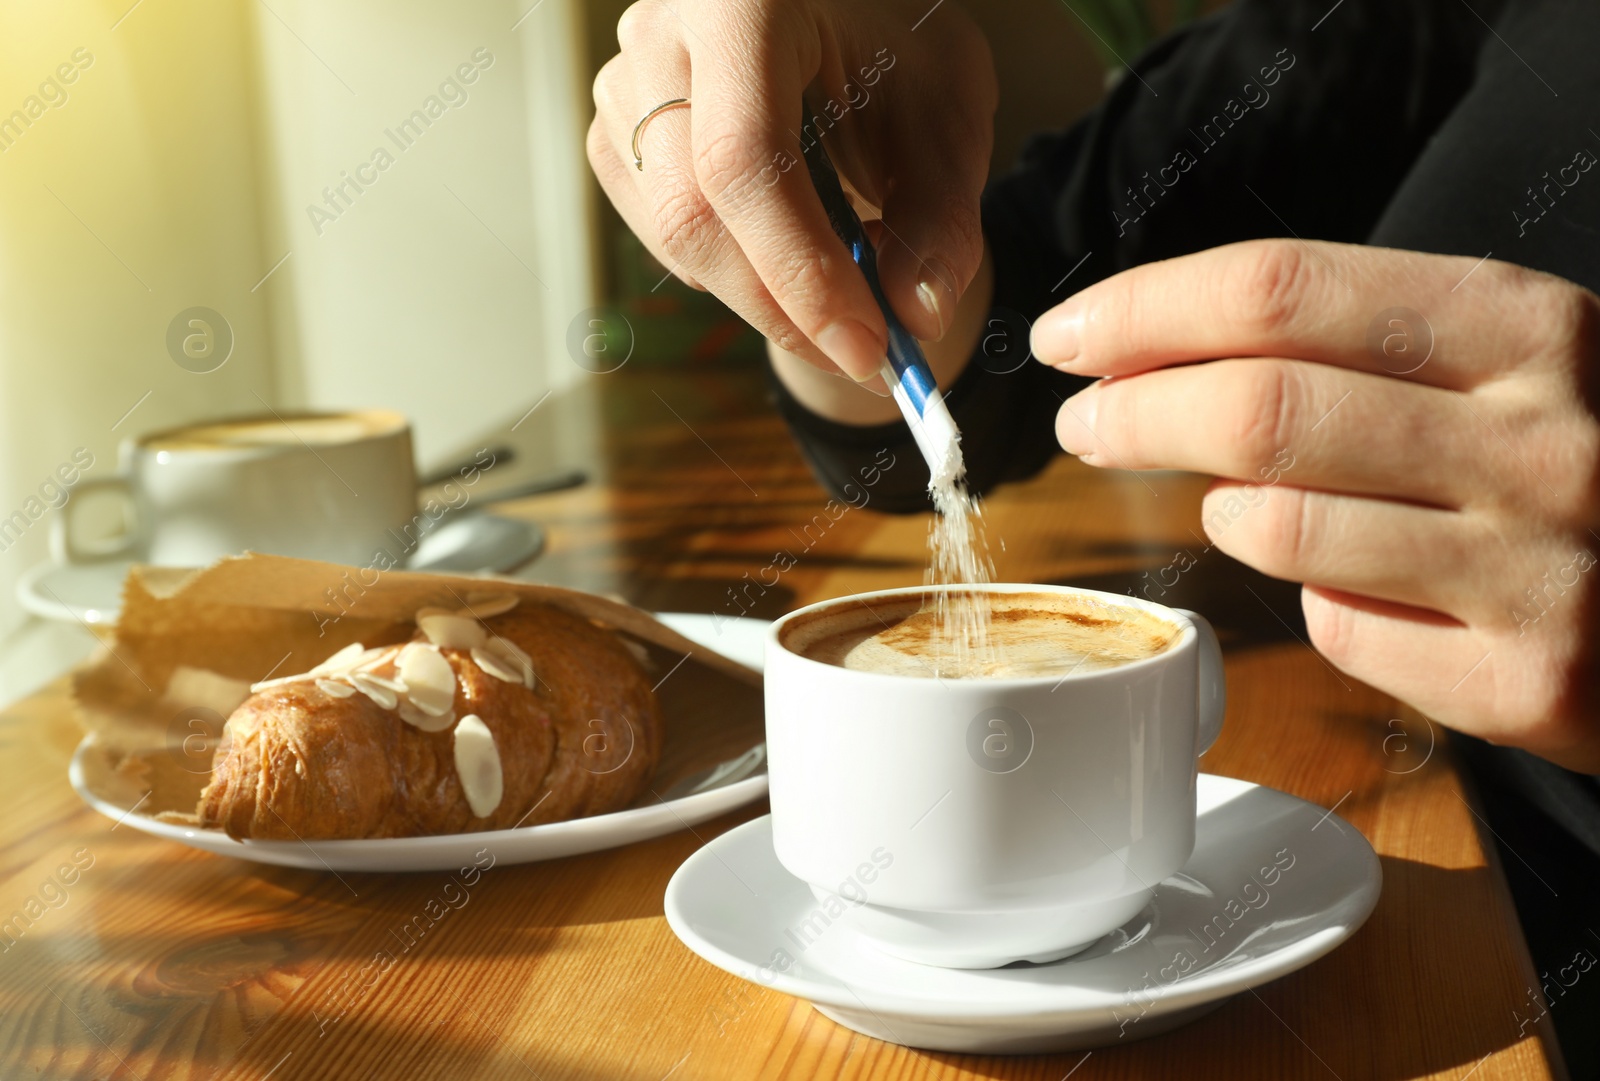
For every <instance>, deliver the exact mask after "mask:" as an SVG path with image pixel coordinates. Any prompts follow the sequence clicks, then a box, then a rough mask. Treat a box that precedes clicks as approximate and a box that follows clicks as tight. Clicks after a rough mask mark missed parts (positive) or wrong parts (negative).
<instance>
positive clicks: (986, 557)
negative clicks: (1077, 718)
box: [883, 361, 997, 678]
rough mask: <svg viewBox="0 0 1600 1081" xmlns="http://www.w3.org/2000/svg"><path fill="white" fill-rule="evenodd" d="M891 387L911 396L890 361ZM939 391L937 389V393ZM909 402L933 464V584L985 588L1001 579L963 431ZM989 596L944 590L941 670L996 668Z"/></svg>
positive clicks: (967, 672)
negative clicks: (971, 481)
mask: <svg viewBox="0 0 1600 1081" xmlns="http://www.w3.org/2000/svg"><path fill="white" fill-rule="evenodd" d="M883 376H884V380H885V382H887V383H888V384H889V386H891V387H893V388H894V394H895V397H896V399H899V398H901V397H902V396H905V395H906V391H905V390H903V389H902V388H901V386H900V383H899V381H898V380H896V379H894V378H892V377H893V376H894V370H893V365H892V364H890V363H889V362H887V361H885V362H884V370H883ZM934 393H935V394H937V391H935V392H934ZM908 404H909V403H908V402H901V409H902V411H905V412H906V417H907V420H908V421H909V422H911V424H912V435H913V436H914V437H915V438H916V441H917V446H918V447H919V449H921V451H922V453H923V456H924V457H925V458H926V459H927V460H928V496H929V498H930V499H931V500H932V501H933V509H934V516H933V521H932V522H930V523H929V525H928V570H927V574H926V576H925V581H926V582H927V584H928V585H973V586H981V585H986V584H988V583H989V582H991V581H993V580H994V560H993V558H992V557H991V556H990V553H989V538H988V533H987V530H986V528H985V525H984V521H983V508H982V506H981V505H980V504H979V502H978V498H977V497H976V496H974V495H973V494H972V493H971V492H969V491H968V490H967V476H966V474H967V469H966V462H965V460H964V457H963V455H962V453H961V433H960V431H959V430H957V428H956V426H955V422H954V420H953V419H952V418H950V415H949V413H948V411H946V410H945V409H944V408H943V403H942V402H939V403H938V404H939V406H940V408H939V409H938V410H937V412H936V413H935V412H934V411H933V410H925V411H924V412H923V413H922V415H921V416H920V417H918V416H917V413H916V412H915V410H914V409H912V410H908V409H907V406H908ZM989 614H990V613H989V598H988V596H987V594H985V593H982V592H980V591H978V590H945V591H942V592H940V593H939V594H937V600H936V601H935V602H934V626H935V630H936V634H937V652H936V653H935V660H934V665H935V672H936V674H938V675H949V676H954V677H958V678H959V677H961V676H976V675H981V674H983V673H984V672H986V671H989V670H991V669H992V668H993V667H994V666H995V665H996V663H997V658H996V656H995V647H994V645H993V644H992V643H991V642H990V641H989Z"/></svg>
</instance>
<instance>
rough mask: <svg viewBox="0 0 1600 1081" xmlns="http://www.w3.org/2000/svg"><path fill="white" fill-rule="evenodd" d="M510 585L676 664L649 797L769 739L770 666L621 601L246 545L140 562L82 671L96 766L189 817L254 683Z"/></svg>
mask: <svg viewBox="0 0 1600 1081" xmlns="http://www.w3.org/2000/svg"><path fill="white" fill-rule="evenodd" d="M508 594H509V595H512V596H516V597H518V598H520V599H521V600H523V601H526V602H535V603H539V604H548V605H551V606H553V607H556V608H562V609H565V610H566V611H568V612H571V613H573V614H575V615H579V616H582V617H584V618H586V619H589V620H591V621H593V622H595V623H597V624H600V625H602V626H605V627H608V628H611V629H612V630H615V631H616V632H618V633H619V634H621V635H622V636H623V637H624V639H626V640H631V641H633V642H637V643H638V644H639V645H640V647H642V652H643V654H644V655H645V656H646V657H647V658H648V660H647V662H646V667H647V668H649V669H651V670H653V671H655V672H657V673H658V674H659V677H664V678H663V682H662V683H661V684H660V686H659V688H658V691H657V694H658V696H659V698H660V700H661V707H662V714H663V717H664V719H665V729H666V731H665V736H666V738H665V741H664V744H663V748H662V754H661V763H660V765H659V767H658V768H657V771H656V775H655V778H654V779H653V780H652V782H651V784H650V786H649V787H648V789H647V790H646V792H645V794H644V795H643V796H641V798H640V800H639V803H640V804H647V803H654V802H656V796H655V795H654V793H660V792H664V791H666V790H667V789H668V788H670V787H671V786H673V785H674V784H676V783H678V782H679V781H681V780H683V779H685V778H687V777H690V776H692V775H694V774H696V773H698V772H700V771H703V770H706V769H710V768H711V767H713V766H715V765H716V764H718V763H720V762H724V761H727V760H728V759H731V758H734V757H736V756H738V755H739V754H741V753H743V752H744V751H746V750H748V749H750V748H751V747H753V746H754V745H756V744H757V743H760V742H761V740H762V737H763V728H762V725H763V721H762V706H761V676H760V673H758V672H756V671H754V670H753V669H750V668H748V667H746V666H745V665H743V664H740V663H739V662H737V661H734V660H732V659H730V658H728V657H724V656H722V655H721V654H719V653H717V652H715V651H714V650H711V649H708V648H707V647H705V646H703V645H700V644H699V643H697V642H692V641H690V640H689V639H687V638H685V637H683V636H682V635H680V634H678V633H677V632H676V631H674V630H672V629H671V628H669V627H667V626H666V625H665V624H663V623H661V622H660V621H659V620H657V619H655V618H654V617H653V616H651V615H649V614H648V613H646V612H643V611H640V610H639V609H637V608H634V607H632V606H630V605H627V604H624V603H622V602H620V601H616V600H611V599H609V598H607V597H601V596H597V595H595V594H592V593H582V592H579V591H577V590H572V589H562V588H560V587H558V586H546V585H536V584H534V583H531V582H521V581H515V580H512V579H505V578H492V577H465V576H457V575H447V574H422V573H417V572H412V571H399V570H389V571H379V570H377V569H375V568H356V567H347V566H341V565H337V564H332V563H318V562H314V561H311V560H303V559H288V558H285V557H282V556H268V555H256V554H247V555H243V556H238V557H233V558H229V559H224V560H222V561H220V562H218V563H215V564H213V565H211V566H210V567H206V568H204V569H201V570H174V569H171V568H165V567H135V568H134V569H133V570H132V571H131V572H130V573H129V575H128V578H127V580H126V581H125V582H124V583H123V596H122V614H121V616H120V617H119V618H118V621H117V626H116V632H115V637H114V640H113V641H112V642H110V643H108V644H107V646H106V647H105V649H104V650H102V651H101V652H100V653H99V654H98V655H97V656H96V657H95V658H93V659H92V660H91V661H90V662H89V663H88V664H87V665H86V666H84V667H83V668H80V669H79V670H78V671H77V672H76V673H75V674H74V676H73V681H72V682H73V697H74V700H75V702H76V705H77V708H78V714H79V717H80V719H81V721H82V723H83V725H84V727H85V728H86V729H87V730H88V731H89V732H90V733H91V734H92V735H93V736H94V738H95V743H96V745H97V747H98V752H97V753H96V754H95V755H93V756H90V758H89V759H88V760H86V761H85V762H84V767H85V780H86V781H87V783H88V786H89V787H90V788H91V789H92V790H93V791H94V792H96V794H98V795H102V796H104V797H106V798H107V799H110V800H111V801H112V802H114V803H116V804H118V805H120V806H123V807H133V806H135V804H136V803H137V808H138V809H137V812H136V813H138V814H142V815H150V816H152V817H158V818H161V819H164V820H168V821H173V820H177V821H186V822H190V821H193V817H192V816H193V812H194V809H195V804H196V802H197V800H198V798H199V794H200V790H201V789H202V788H203V787H205V784H206V780H207V775H208V774H209V772H210V763H211V752H212V750H213V749H214V747H215V744H216V740H217V738H218V737H219V736H220V735H221V729H222V723H223V721H225V720H226V719H227V717H228V715H229V714H230V713H231V712H232V711H233V709H234V707H235V706H237V705H238V704H239V703H240V702H242V701H243V700H244V698H245V697H246V696H247V695H248V693H249V688H250V684H251V683H256V682H260V681H263V680H265V679H268V678H272V677H277V676H284V675H290V674H293V673H297V672H305V671H308V670H309V669H310V668H312V667H313V666H315V665H317V664H319V663H321V662H322V661H324V660H326V659H327V658H328V657H330V656H332V655H333V654H334V653H335V652H336V651H338V650H339V649H342V648H343V647H344V646H346V645H349V644H350V643H352V642H361V643H362V644H363V645H366V646H375V645H388V644H391V643H395V642H404V641H406V640H408V639H409V638H411V636H412V634H413V633H414V632H415V629H416V623H415V616H416V612H417V610H418V609H419V608H426V607H437V608H462V607H469V606H470V605H472V604H473V603H475V602H478V601H483V600H486V599H488V598H490V597H503V596H506V595H508ZM680 662H682V667H681V668H678V669H677V670H676V671H674V670H673V669H674V666H676V665H678V664H679V663H680ZM669 673H670V675H669Z"/></svg>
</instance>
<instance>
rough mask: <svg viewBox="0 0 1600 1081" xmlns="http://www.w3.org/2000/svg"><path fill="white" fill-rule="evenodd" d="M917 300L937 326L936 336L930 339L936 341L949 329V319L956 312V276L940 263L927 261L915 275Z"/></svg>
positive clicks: (931, 260)
mask: <svg viewBox="0 0 1600 1081" xmlns="http://www.w3.org/2000/svg"><path fill="white" fill-rule="evenodd" d="M917 300H919V301H920V302H921V303H922V307H923V308H924V309H925V310H926V311H927V313H928V314H929V315H931V316H932V317H933V320H934V323H935V325H937V326H938V328H939V332H938V334H936V335H934V337H933V338H932V339H930V340H931V341H938V340H939V339H940V338H943V337H944V332H945V331H946V330H948V329H949V327H950V317H951V315H952V314H954V312H955V310H956V276H955V274H953V273H952V272H951V270H950V268H949V267H948V266H946V265H945V264H944V263H943V262H942V261H940V260H938V259H929V260H928V261H927V262H925V263H923V264H922V270H921V271H920V272H919V273H918V275H917Z"/></svg>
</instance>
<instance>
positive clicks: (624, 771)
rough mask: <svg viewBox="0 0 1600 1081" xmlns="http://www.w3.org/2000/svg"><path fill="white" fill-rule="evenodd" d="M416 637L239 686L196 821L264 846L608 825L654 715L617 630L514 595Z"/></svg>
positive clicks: (628, 793) (655, 750)
mask: <svg viewBox="0 0 1600 1081" xmlns="http://www.w3.org/2000/svg"><path fill="white" fill-rule="evenodd" d="M417 624H418V630H417V633H416V635H415V636H414V637H413V638H412V640H411V641H409V642H406V643H403V644H400V645H391V646H380V647H376V648H373V649H366V648H363V647H362V646H361V644H360V643H356V644H354V645H350V646H347V647H345V648H344V649H342V650H340V651H339V652H338V653H336V654H334V655H333V656H332V657H330V658H328V659H327V660H326V661H324V662H323V663H322V664H320V665H317V666H316V667H315V668H313V669H312V670H311V671H309V672H305V673H302V674H300V675H293V676H286V677H282V678H280V679H274V680H271V681H268V682H265V683H258V684H256V685H255V686H254V687H252V688H251V691H252V694H251V696H250V697H249V698H248V699H246V700H245V701H244V702H243V703H242V704H241V705H240V706H239V707H238V708H237V709H236V710H234V712H233V714H232V715H231V716H230V717H229V718H228V720H227V723H226V724H225V725H224V727H223V731H222V739H221V741H220V742H219V744H218V746H217V749H216V753H215V756H214V758H213V763H212V773H211V776H210V779H209V781H208V783H207V785H206V787H205V788H204V790H202V792H201V793H200V802H199V808H198V811H197V814H198V817H199V819H200V824H201V825H202V826H205V827H212V828H221V829H223V830H226V831H227V833H228V834H229V836H231V837H235V838H245V837H252V838H260V839H273V840H294V839H300V840H313V839H324V840H327V839H335V838H375V837H414V836H423V835H429V834H442V833H464V832H471V831H476V830H494V829H506V828H510V827H514V826H518V825H537V824H539V823H544V822H556V821H561V820H564V819H568V818H577V817H582V816H585V815H594V814H603V813H605V812H608V811H616V810H621V809H622V808H624V807H627V806H628V805H629V804H630V803H632V802H633V800H634V798H635V797H636V796H638V794H639V793H640V791H642V790H643V788H644V787H645V785H647V784H648V783H649V779H650V777H651V775H652V774H653V773H654V772H655V768H656V764H657V762H658V761H659V758H660V752H661V741H662V730H661V727H662V722H661V715H660V708H659V705H658V703H657V701H656V696H655V694H654V692H653V690H652V689H651V686H650V681H649V678H648V677H647V675H646V673H645V671H644V668H643V666H642V664H641V663H640V660H639V659H638V658H637V657H635V655H634V654H633V652H631V651H630V648H629V646H628V644H626V643H624V642H623V641H622V639H620V638H619V637H618V636H617V635H616V634H615V633H613V632H611V631H609V630H606V629H604V628H602V627H599V626H597V625H595V624H594V623H592V622H590V621H588V620H586V619H583V618H582V617H579V616H575V615H572V614H571V613H568V612H566V611H563V610H561V609H559V608H554V607H551V606H548V605H539V604H522V605H518V602H517V599H516V598H510V597H508V598H504V599H503V600H501V601H498V602H494V603H490V604H487V605H486V604H476V605H473V606H472V607H471V608H470V609H460V610H446V609H437V608H431V609H430V608H425V609H423V610H422V611H420V612H418V613H417Z"/></svg>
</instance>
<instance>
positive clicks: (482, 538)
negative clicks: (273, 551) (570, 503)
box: [17, 511, 544, 624]
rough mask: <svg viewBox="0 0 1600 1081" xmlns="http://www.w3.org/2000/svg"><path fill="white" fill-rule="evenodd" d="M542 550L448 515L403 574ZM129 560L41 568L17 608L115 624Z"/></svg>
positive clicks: (540, 544)
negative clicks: (408, 571) (409, 571)
mask: <svg viewBox="0 0 1600 1081" xmlns="http://www.w3.org/2000/svg"><path fill="white" fill-rule="evenodd" d="M543 548H544V530H542V529H540V528H539V526H538V525H537V524H536V523H534V522H529V521H525V520H523V519H521V518H506V517H503V516H501V515H498V514H492V513H489V512H485V511H479V512H474V513H471V514H461V515H447V516H445V517H444V518H442V519H440V521H439V524H438V525H437V526H435V527H433V528H431V529H429V530H428V531H427V532H426V533H424V534H423V536H422V538H421V540H419V541H418V543H417V550H416V551H415V552H413V553H411V558H410V559H408V560H407V561H406V569H407V570H412V571H432V572H435V573H438V574H482V573H493V574H505V573H508V572H510V571H514V570H516V569H517V568H518V567H520V566H522V565H523V564H524V563H527V562H528V561H529V560H531V559H533V558H534V557H535V556H537V555H538V554H539V552H540V551H541V550H542V549H543ZM132 566H134V561H132V560H123V559H115V560H107V561H106V562H104V563H74V564H69V565H66V566H63V565H61V564H58V563H40V564H39V565H38V566H35V567H31V568H29V569H28V570H27V571H26V572H24V573H23V575H22V576H21V577H20V578H18V579H17V603H18V604H20V605H21V606H22V607H23V608H24V609H25V610H27V611H29V612H32V613H33V614H34V615H37V616H43V617H44V618H46V619H55V620H61V621H63V622H66V623H78V622H82V623H90V624H99V623H115V622H116V621H117V613H118V612H119V611H120V610H121V608H122V580H123V579H124V578H126V577H127V576H128V569H129V568H130V567H132Z"/></svg>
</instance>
